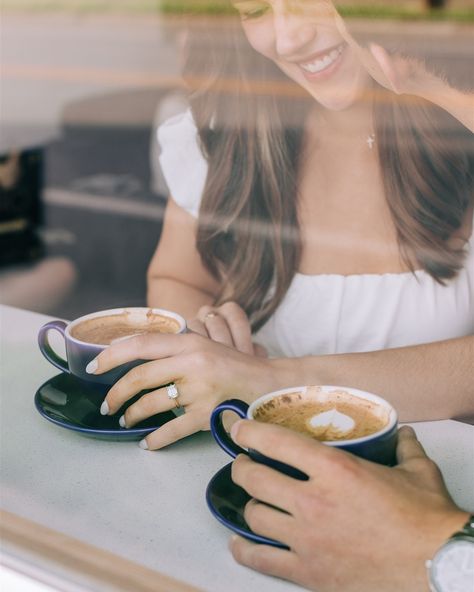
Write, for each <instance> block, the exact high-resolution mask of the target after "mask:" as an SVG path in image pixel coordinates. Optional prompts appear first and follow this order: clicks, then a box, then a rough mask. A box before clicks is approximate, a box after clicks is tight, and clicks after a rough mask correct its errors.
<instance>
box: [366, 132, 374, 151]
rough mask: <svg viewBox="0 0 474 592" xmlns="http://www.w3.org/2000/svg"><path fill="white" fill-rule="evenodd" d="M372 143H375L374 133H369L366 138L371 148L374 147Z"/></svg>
mask: <svg viewBox="0 0 474 592" xmlns="http://www.w3.org/2000/svg"><path fill="white" fill-rule="evenodd" d="M374 144H375V134H370V136H369V137H368V138H367V145H368V146H369V148H370V149H371V150H372V148H373V147H374Z"/></svg>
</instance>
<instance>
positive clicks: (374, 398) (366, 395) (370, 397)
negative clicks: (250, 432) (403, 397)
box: [247, 384, 398, 447]
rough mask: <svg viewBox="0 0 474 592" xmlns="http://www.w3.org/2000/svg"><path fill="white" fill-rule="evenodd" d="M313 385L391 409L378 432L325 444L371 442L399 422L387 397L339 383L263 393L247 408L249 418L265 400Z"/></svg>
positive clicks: (303, 388)
mask: <svg viewBox="0 0 474 592" xmlns="http://www.w3.org/2000/svg"><path fill="white" fill-rule="evenodd" d="M313 387H317V388H319V389H322V391H323V392H331V391H335V390H339V391H347V392H348V393H349V394H351V395H354V396H355V397H359V398H360V399H365V400H366V401H371V402H373V403H377V404H379V405H382V406H383V407H385V408H386V409H388V410H389V420H388V423H387V425H386V426H385V427H384V428H382V429H381V430H379V431H378V432H374V433H372V434H369V435H368V436H363V437H361V438H352V439H351V440H334V441H326V440H322V441H321V442H322V443H323V444H325V445H326V446H335V447H340V446H349V445H355V444H363V443H364V442H371V441H373V440H375V439H379V438H380V437H381V436H384V435H385V434H387V433H389V432H390V431H391V430H393V428H394V427H395V426H396V425H397V424H398V414H397V412H396V410H395V408H394V407H393V405H391V404H390V403H389V402H388V401H387V400H386V399H383V398H382V397H380V396H379V395H375V394H374V393H370V392H368V391H362V390H360V389H357V388H354V387H351V386H338V385H334V384H331V385H328V384H324V385H320V384H316V385H305V386H294V387H289V388H284V389H280V390H278V391H272V392H271V393H266V394H265V395H262V396H261V397H259V398H258V399H255V401H253V403H252V404H251V405H250V406H249V408H248V410H247V419H253V414H254V411H255V409H256V408H257V407H259V406H260V405H262V404H263V403H264V402H265V401H269V400H270V399H273V398H275V397H279V396H282V395H286V394H289V393H297V392H300V393H303V394H304V393H306V391H307V390H308V388H313Z"/></svg>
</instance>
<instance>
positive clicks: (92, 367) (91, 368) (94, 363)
mask: <svg viewBox="0 0 474 592" xmlns="http://www.w3.org/2000/svg"><path fill="white" fill-rule="evenodd" d="M98 367H99V362H98V361H97V358H94V359H93V360H92V361H91V362H89V363H88V364H87V366H86V372H87V374H94V373H95V371H96V370H97V368H98Z"/></svg>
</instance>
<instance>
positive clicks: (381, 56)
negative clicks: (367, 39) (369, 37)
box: [370, 43, 400, 93]
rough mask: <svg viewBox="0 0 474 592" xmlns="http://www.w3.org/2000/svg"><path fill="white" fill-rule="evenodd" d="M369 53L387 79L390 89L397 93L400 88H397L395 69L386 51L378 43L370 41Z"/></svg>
mask: <svg viewBox="0 0 474 592" xmlns="http://www.w3.org/2000/svg"><path fill="white" fill-rule="evenodd" d="M370 53H371V54H372V56H373V57H374V59H375V61H376V62H377V64H378V65H379V67H380V69H381V71H382V72H383V74H384V75H385V77H386V78H387V80H388V81H389V83H390V86H391V88H392V90H393V91H394V92H396V93H399V92H400V89H399V88H398V81H397V73H396V71H395V67H394V64H393V61H392V59H391V58H390V56H389V54H388V52H387V51H386V50H385V49H384V48H383V47H381V46H380V45H376V44H375V43H371V44H370Z"/></svg>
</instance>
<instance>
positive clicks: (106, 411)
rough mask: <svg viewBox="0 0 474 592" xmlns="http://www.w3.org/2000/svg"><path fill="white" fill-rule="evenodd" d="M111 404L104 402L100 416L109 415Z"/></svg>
mask: <svg viewBox="0 0 474 592" xmlns="http://www.w3.org/2000/svg"><path fill="white" fill-rule="evenodd" d="M109 411H110V409H109V404H108V403H107V401H104V402H103V403H102V405H101V406H100V414H101V415H108V414H109Z"/></svg>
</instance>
